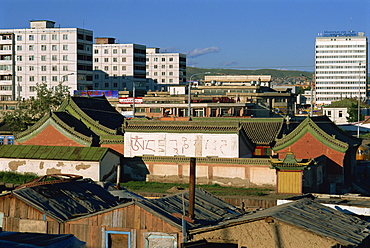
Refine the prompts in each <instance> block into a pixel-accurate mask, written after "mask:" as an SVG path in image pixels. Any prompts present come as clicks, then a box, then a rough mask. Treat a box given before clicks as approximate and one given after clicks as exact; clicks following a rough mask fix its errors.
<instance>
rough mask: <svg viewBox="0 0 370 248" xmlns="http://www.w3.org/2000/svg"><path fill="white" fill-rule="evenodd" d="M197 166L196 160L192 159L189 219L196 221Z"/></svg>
mask: <svg viewBox="0 0 370 248" xmlns="http://www.w3.org/2000/svg"><path fill="white" fill-rule="evenodd" d="M195 165H196V159H195V158H190V176H189V208H188V217H190V218H191V219H194V217H195V214H194V205H195Z"/></svg>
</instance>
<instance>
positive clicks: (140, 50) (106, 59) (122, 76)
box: [94, 38, 152, 91]
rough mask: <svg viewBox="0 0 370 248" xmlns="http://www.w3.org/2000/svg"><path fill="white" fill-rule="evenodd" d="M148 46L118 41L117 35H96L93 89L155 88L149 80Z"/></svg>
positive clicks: (144, 89) (130, 89)
mask: <svg viewBox="0 0 370 248" xmlns="http://www.w3.org/2000/svg"><path fill="white" fill-rule="evenodd" d="M145 49H146V46H145V45H139V44H133V43H130V44H116V43H115V39H114V38H96V39H95V44H94V89H96V90H108V89H109V90H126V89H127V90H129V91H132V90H133V88H135V89H136V90H138V91H140V90H143V91H146V90H149V89H152V88H151V87H150V86H149V85H148V84H147V83H146V82H147V80H146V76H145V74H146V70H145V58H146V50H145Z"/></svg>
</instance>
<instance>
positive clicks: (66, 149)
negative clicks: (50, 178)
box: [0, 145, 118, 161]
mask: <svg viewBox="0 0 370 248" xmlns="http://www.w3.org/2000/svg"><path fill="white" fill-rule="evenodd" d="M108 151H111V152H113V153H115V154H118V153H116V152H114V151H113V150H111V149H109V148H107V147H73V146H39V145H1V146H0V158H17V159H45V160H70V161H101V160H102V159H103V157H104V156H105V155H106V154H107V152H108Z"/></svg>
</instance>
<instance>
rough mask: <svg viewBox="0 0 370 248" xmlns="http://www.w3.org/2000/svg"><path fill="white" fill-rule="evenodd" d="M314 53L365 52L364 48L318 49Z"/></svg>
mask: <svg viewBox="0 0 370 248" xmlns="http://www.w3.org/2000/svg"><path fill="white" fill-rule="evenodd" d="M316 53H366V51H365V50H319V51H316Z"/></svg>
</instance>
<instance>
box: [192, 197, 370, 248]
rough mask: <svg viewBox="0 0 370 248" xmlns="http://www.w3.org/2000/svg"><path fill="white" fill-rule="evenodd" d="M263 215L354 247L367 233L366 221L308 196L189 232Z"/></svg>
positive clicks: (218, 227) (220, 226)
mask: <svg viewBox="0 0 370 248" xmlns="http://www.w3.org/2000/svg"><path fill="white" fill-rule="evenodd" d="M266 217H272V218H274V219H276V220H278V221H281V222H284V223H287V224H290V225H293V226H295V227H298V228H302V229H305V230H307V231H309V232H312V233H315V234H317V235H319V236H321V237H327V238H330V239H332V240H335V241H337V242H339V243H340V244H341V245H345V246H351V247H352V246H356V247H357V245H359V244H361V242H362V241H363V240H364V239H365V238H367V237H368V236H369V235H370V233H369V229H368V227H369V225H370V224H369V223H368V222H365V221H363V220H361V219H360V218H357V217H355V216H351V215H348V214H344V213H342V212H340V211H338V210H334V209H332V208H329V207H326V206H324V205H322V204H319V203H316V202H314V201H312V200H311V199H307V198H304V199H300V200H297V201H294V202H291V203H286V204H282V205H279V206H275V207H271V208H268V209H265V210H261V211H257V212H252V213H249V214H246V215H243V216H240V217H239V218H236V219H232V220H227V221H224V222H220V223H219V224H218V225H215V226H212V227H204V228H199V229H197V230H193V231H192V233H197V232H208V231H212V230H217V229H222V228H225V227H227V226H229V225H243V224H244V225H247V223H248V222H252V221H258V220H261V219H264V218H266Z"/></svg>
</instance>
